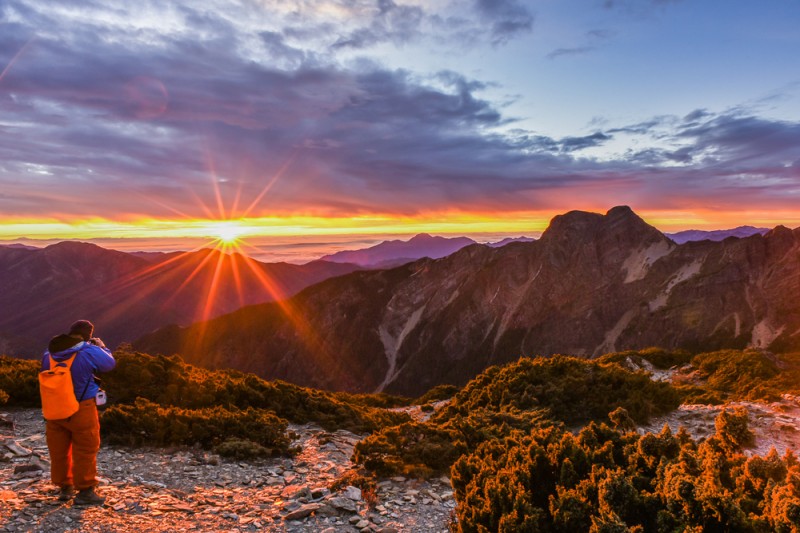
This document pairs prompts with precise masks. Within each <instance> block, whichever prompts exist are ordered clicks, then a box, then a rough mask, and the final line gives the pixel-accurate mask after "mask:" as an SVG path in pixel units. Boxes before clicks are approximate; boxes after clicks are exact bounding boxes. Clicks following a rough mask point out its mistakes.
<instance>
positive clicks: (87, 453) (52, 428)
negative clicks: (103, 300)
mask: <svg viewBox="0 0 800 533" xmlns="http://www.w3.org/2000/svg"><path fill="white" fill-rule="evenodd" d="M93 332H94V325H93V324H92V323H91V322H89V321H88V320H78V321H77V322H75V323H74V324H72V326H70V330H69V333H68V334H66V335H57V336H55V337H53V338H52V339H51V340H50V344H49V345H48V347H47V351H46V352H45V353H44V356H43V357H42V372H41V373H40V374H39V381H40V389H41V391H42V409H43V412H44V415H45V418H46V419H47V421H46V435H47V448H48V449H49V450H50V477H51V479H52V481H53V483H54V484H55V485H58V486H59V487H60V489H61V492H60V494H59V498H58V499H59V500H61V501H67V500H69V499H70V498H71V497H72V496H73V493H74V490H75V489H78V494H77V495H76V496H75V500H74V503H75V504H76V505H100V504H103V503H104V502H105V498H104V497H103V496H100V495H98V494H97V492H95V486H96V485H97V478H96V476H97V452H98V450H99V449H100V420H99V418H98V415H97V405H98V404H101V405H102V404H103V403H105V393H103V392H102V391H100V387H99V386H98V385H97V383H96V382H95V379H94V374H95V373H96V372H108V371H109V370H111V369H113V368H114V366H115V365H116V364H117V363H116V361H115V360H114V357H113V355H112V354H111V351H110V350H109V349H108V348H106V345H105V344H104V343H103V341H102V340H100V339H98V338H96V337H95V338H93V337H92V333H93ZM54 377H55V379H57V380H60V381H59V382H58V384H57V385H56V388H55V389H52V388H51V389H50V391H46V390H45V389H46V387H45V386H44V385H43V381H44V380H46V379H51V380H52V379H54ZM70 377H71V381H70ZM43 378H44V380H43ZM65 380H66V381H65ZM64 383H66V385H64ZM70 383H71V385H72V386H71V387H69V384H70ZM64 389H67V390H64ZM53 390H56V392H55V393H54V392H52V391H53ZM98 392H100V393H101V394H99V395H98ZM70 394H74V396H75V397H74V399H75V400H77V404H76V403H75V401H73V398H72V397H71V396H70ZM59 395H62V396H61V397H60V398H59ZM54 399H55V401H54ZM70 412H71V413H73V414H71V415H70V416H66V417H65V415H67V414H68V413H70ZM53 413H62V414H56V415H55V416H57V417H59V418H56V419H53Z"/></svg>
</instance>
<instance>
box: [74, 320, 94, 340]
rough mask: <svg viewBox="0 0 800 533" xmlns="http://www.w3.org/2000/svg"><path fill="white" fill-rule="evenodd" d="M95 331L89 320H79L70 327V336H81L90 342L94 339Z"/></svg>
mask: <svg viewBox="0 0 800 533" xmlns="http://www.w3.org/2000/svg"><path fill="white" fill-rule="evenodd" d="M93 331H94V324H92V323H91V322H89V321H88V320H78V321H77V322H75V323H74V324H72V325H71V326H70V327H69V334H70V335H80V336H81V337H83V340H85V341H88V340H89V339H90V338H91V337H92V332H93Z"/></svg>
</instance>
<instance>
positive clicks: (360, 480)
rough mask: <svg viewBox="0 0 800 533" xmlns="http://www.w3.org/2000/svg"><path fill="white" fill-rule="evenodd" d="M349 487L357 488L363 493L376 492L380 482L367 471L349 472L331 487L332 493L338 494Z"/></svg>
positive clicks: (337, 479)
mask: <svg viewBox="0 0 800 533" xmlns="http://www.w3.org/2000/svg"><path fill="white" fill-rule="evenodd" d="M347 486H352V487H357V488H359V489H361V490H362V491H367V490H370V491H375V490H376V489H377V487H378V480H377V479H375V475H374V474H372V473H370V472H367V471H365V470H348V471H346V472H345V473H344V474H342V475H341V476H339V477H338V478H336V479H335V480H334V481H333V483H331V485H330V487H329V488H330V490H331V492H337V491H340V490H342V489H344V488H345V487H347Z"/></svg>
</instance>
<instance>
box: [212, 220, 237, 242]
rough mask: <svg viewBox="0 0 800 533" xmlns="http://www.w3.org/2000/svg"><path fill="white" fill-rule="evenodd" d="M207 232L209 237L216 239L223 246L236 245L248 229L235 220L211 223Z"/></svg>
mask: <svg viewBox="0 0 800 533" xmlns="http://www.w3.org/2000/svg"><path fill="white" fill-rule="evenodd" d="M207 230H208V235H209V237H214V238H216V239H217V240H219V241H220V242H222V243H223V244H235V243H237V242H239V239H240V237H241V236H242V235H244V234H245V233H246V229H245V228H243V227H242V226H241V225H240V224H239V222H237V221H235V220H220V221H215V222H211V223H209V224H208V226H207Z"/></svg>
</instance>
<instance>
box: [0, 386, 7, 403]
mask: <svg viewBox="0 0 800 533" xmlns="http://www.w3.org/2000/svg"><path fill="white" fill-rule="evenodd" d="M7 402H8V393H7V392H6V391H4V390H2V389H0V405H5V404H6V403H7Z"/></svg>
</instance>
